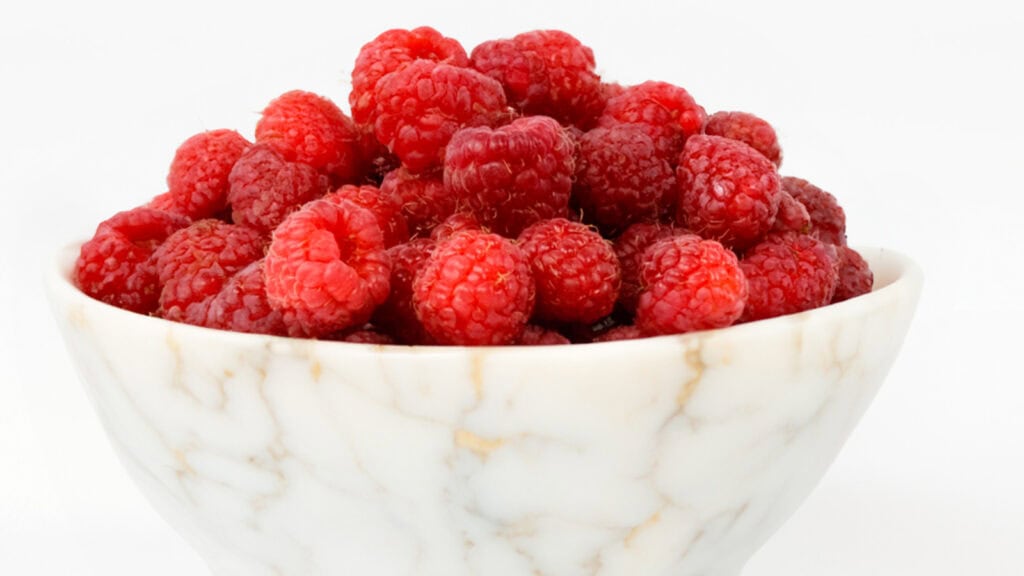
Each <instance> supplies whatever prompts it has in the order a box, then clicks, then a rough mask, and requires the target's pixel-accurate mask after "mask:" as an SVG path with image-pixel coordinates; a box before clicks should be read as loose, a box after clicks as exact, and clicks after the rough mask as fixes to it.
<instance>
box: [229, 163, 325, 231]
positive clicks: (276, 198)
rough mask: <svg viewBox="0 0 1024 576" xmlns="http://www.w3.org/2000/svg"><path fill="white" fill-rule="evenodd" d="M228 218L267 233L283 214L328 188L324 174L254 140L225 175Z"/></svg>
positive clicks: (321, 193)
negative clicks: (229, 213) (290, 159)
mask: <svg viewBox="0 0 1024 576" xmlns="http://www.w3.org/2000/svg"><path fill="white" fill-rule="evenodd" d="M228 183H229V189H228V202H229V204H230V206H231V220H232V221H233V222H234V223H235V224H242V225H244V226H248V227H250V228H254V229H256V230H259V231H260V232H262V233H263V234H270V233H271V232H272V231H273V230H274V228H276V227H277V225H278V224H280V223H281V221H282V220H284V218H285V216H287V215H288V214H290V213H291V212H294V211H295V210H297V209H298V208H299V206H301V205H303V204H305V203H306V202H309V201H311V200H314V199H316V198H318V197H320V196H323V195H324V193H325V192H327V187H328V180H327V177H326V176H324V175H322V174H320V173H319V172H317V171H316V169H315V168H313V167H312V166H310V165H308V164H302V163H301V162H289V161H287V160H285V158H284V155H283V154H281V152H279V151H278V150H277V149H275V148H273V147H271V146H268V145H265V144H257V145H255V146H253V147H252V148H249V150H247V151H246V152H245V153H244V154H242V157H241V158H239V159H238V161H237V162H235V166H234V168H232V169H231V174H230V175H229V176H228Z"/></svg>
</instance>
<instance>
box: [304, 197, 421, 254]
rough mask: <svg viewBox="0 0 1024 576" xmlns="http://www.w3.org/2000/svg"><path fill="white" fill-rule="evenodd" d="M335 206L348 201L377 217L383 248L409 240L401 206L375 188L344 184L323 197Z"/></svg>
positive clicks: (395, 200)
mask: <svg viewBox="0 0 1024 576" xmlns="http://www.w3.org/2000/svg"><path fill="white" fill-rule="evenodd" d="M324 200H328V201H330V202H332V203H335V204H337V203H338V202H340V201H342V200H348V201H350V202H352V203H354V204H355V205H357V206H362V207H363V208H366V209H367V210H369V211H370V212H372V213H373V215H374V216H376V217H377V224H378V225H379V226H380V231H381V232H382V233H383V234H384V247H385V248H390V247H392V246H395V245H396V244H401V243H402V242H405V241H407V240H408V239H409V228H408V227H407V226H406V224H405V217H404V216H402V206H401V205H400V204H399V203H398V200H397V199H396V198H393V197H391V196H388V195H386V194H383V193H382V192H381V191H380V188H377V187H376V186H353V185H351V184H346V185H345V186H342V187H341V188H338V189H337V190H335V191H334V192H332V193H330V194H328V195H327V196H325V197H324Z"/></svg>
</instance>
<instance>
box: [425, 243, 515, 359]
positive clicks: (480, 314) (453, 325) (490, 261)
mask: <svg viewBox="0 0 1024 576" xmlns="http://www.w3.org/2000/svg"><path fill="white" fill-rule="evenodd" d="M413 303H414V306H415V309H416V315H417V316H418V317H419V319H420V321H421V322H422V323H423V326H424V327H425V328H426V329H427V332H429V333H430V335H431V337H432V338H433V339H434V340H435V341H436V342H437V343H439V344H456V345H462V346H500V345H506V344H514V343H515V342H517V341H518V340H519V339H520V338H521V337H522V335H523V332H524V330H525V329H526V324H527V321H528V320H529V319H530V316H531V315H532V313H533V305H534V283H533V276H532V275H531V273H530V263H529V261H528V260H527V257H526V255H525V254H524V253H523V251H522V250H521V249H520V248H519V247H518V246H516V245H515V244H513V243H512V241H510V240H508V239H506V238H503V237H501V236H499V235H497V234H492V233H487V232H481V231H466V232H460V233H458V234H455V235H454V236H452V237H451V238H449V239H448V240H446V241H444V242H442V243H440V244H439V245H438V246H437V248H435V249H434V252H433V253H432V254H431V256H430V259H429V261H428V262H427V266H426V267H425V268H424V269H423V271H422V272H420V274H419V275H417V276H416V279H415V281H414V282H413Z"/></svg>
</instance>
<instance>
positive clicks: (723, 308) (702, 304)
mask: <svg viewBox="0 0 1024 576" xmlns="http://www.w3.org/2000/svg"><path fill="white" fill-rule="evenodd" d="M640 279H641V282H642V284H643V286H644V290H643V292H641V293H640V299H639V301H638V302H637V307H636V325H637V327H638V328H639V329H640V330H641V331H642V332H643V333H645V334H679V333H683V332H690V331H693V330H707V329H712V328H723V327H725V326H729V325H731V324H732V323H733V322H735V321H736V320H737V319H738V318H739V317H740V314H742V313H743V307H744V304H745V303H746V301H747V282H746V280H745V279H744V277H743V271H741V270H740V264H739V262H737V260H736V255H735V254H733V253H732V251H730V250H729V249H728V248H725V247H724V246H722V245H721V244H719V243H718V242H715V241H714V240H701V239H700V238H699V237H697V236H693V235H686V236H675V237H672V238H665V239H663V240H659V241H657V242H655V243H654V244H652V245H651V246H650V247H649V248H648V249H647V250H646V251H645V252H644V255H643V259H642V261H641V264H640Z"/></svg>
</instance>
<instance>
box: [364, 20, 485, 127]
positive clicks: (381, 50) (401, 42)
mask: <svg viewBox="0 0 1024 576" xmlns="http://www.w3.org/2000/svg"><path fill="white" fill-rule="evenodd" d="M415 60H432V61H434V62H441V63H444V64H451V65H452V66H462V67H465V66H468V65H469V56H467V55H466V50H465V48H463V47H462V44H459V42H458V41H457V40H453V39H451V38H446V37H444V36H442V35H441V33H440V32H438V31H437V30H434V29H433V28H430V27H428V26H421V27H419V28H414V29H412V30H401V29H395V30H388V31H386V32H384V33H382V34H380V35H379V36H377V37H376V38H374V39H373V40H371V41H370V42H368V43H367V44H366V45H364V46H363V47H362V49H360V50H359V55H358V56H357V57H356V63H355V66H353V68H352V92H351V93H350V94H349V96H348V102H349V104H350V105H351V106H352V119H353V120H355V121H356V122H357V123H358V124H369V125H372V124H373V121H374V120H375V118H376V116H375V109H376V106H377V101H376V99H375V98H374V89H375V88H376V87H377V82H378V81H380V79H381V78H383V77H384V76H385V75H387V74H389V73H391V72H394V71H396V70H399V69H401V68H403V67H404V66H406V65H407V64H409V63H410V62H413V61H415Z"/></svg>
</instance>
